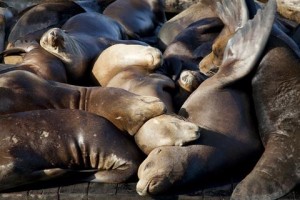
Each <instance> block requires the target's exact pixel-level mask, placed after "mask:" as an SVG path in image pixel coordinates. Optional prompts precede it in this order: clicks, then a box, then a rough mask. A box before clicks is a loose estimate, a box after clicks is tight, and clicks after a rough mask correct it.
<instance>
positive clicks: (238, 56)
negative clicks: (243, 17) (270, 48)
mask: <svg viewBox="0 0 300 200" xmlns="http://www.w3.org/2000/svg"><path fill="white" fill-rule="evenodd" d="M275 12H276V1H275V0H269V2H268V3H267V5H266V7H265V9H264V10H261V9H260V10H258V12H257V14H256V15H255V17H254V18H253V19H252V20H248V22H247V23H246V24H245V25H244V26H243V27H242V28H240V29H238V30H237V32H236V33H235V34H234V35H233V37H232V38H231V39H230V40H229V41H228V43H227V46H226V48H225V51H224V57H223V62H222V64H221V66H220V70H219V73H218V74H219V76H220V75H221V76H222V77H225V79H226V78H227V81H226V82H233V81H235V80H237V79H240V78H242V77H244V76H245V75H247V74H248V73H249V72H250V71H251V70H252V69H253V67H254V66H255V65H256V63H257V61H258V59H259V58H260V56H261V54H262V52H263V50H264V48H265V46H266V43H267V41H268V38H269V36H270V33H271V30H272V26H273V23H274V18H275ZM224 81H225V80H224Z"/></svg>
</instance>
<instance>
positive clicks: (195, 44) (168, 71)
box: [156, 18, 223, 111]
mask: <svg viewBox="0 0 300 200" xmlns="http://www.w3.org/2000/svg"><path fill="white" fill-rule="evenodd" d="M222 28H223V23H222V22H221V21H220V20H219V19H218V18H205V19H201V20H199V21H196V22H194V23H192V24H191V25H189V26H188V27H187V28H185V29H184V30H182V31H181V32H180V33H179V34H178V35H177V36H176V37H175V38H174V40H173V41H172V42H171V43H170V44H169V45H168V46H167V47H166V50H165V51H164V53H163V61H164V62H163V65H162V67H160V68H158V69H157V70H156V72H158V73H163V74H165V75H167V76H168V77H171V78H172V80H173V81H175V83H176V90H175V92H174V98H173V100H174V101H173V104H174V109H175V110H176V111H178V110H179V109H180V107H181V106H182V104H183V102H184V101H185V100H186V99H187V97H188V95H189V94H191V93H192V92H193V91H194V90H195V89H196V88H197V87H198V85H199V84H200V83H201V82H203V81H204V80H205V79H206V78H207V77H206V76H205V75H204V74H202V73H200V72H199V69H198V64H199V62H200V60H202V59H203V57H205V56H206V55H207V54H209V52H210V51H211V45H212V43H213V41H214V39H215V38H216V37H217V36H218V34H219V32H220V30H222Z"/></svg>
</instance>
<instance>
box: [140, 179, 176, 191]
mask: <svg viewBox="0 0 300 200" xmlns="http://www.w3.org/2000/svg"><path fill="white" fill-rule="evenodd" d="M170 186H171V183H170V182H169V180H167V179H166V178H165V177H154V178H152V179H150V180H148V181H147V182H145V181H141V180H139V182H138V183H137V186H136V191H137V193H138V194H139V195H140V196H146V195H157V194H159V193H161V192H162V191H165V190H166V189H167V188H169V187H170Z"/></svg>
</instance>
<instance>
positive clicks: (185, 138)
mask: <svg viewBox="0 0 300 200" xmlns="http://www.w3.org/2000/svg"><path fill="white" fill-rule="evenodd" d="M200 134H201V130H200V128H199V127H198V126H197V125H195V124H193V123H191V122H188V121H186V120H185V119H184V118H182V117H180V116H178V115H168V114H163V115H159V116H157V117H153V118H152V119H149V120H148V121H147V122H146V123H145V124H144V125H143V126H142V127H141V128H140V129H139V130H138V132H137V133H136V134H135V135H134V139H135V142H136V144H137V145H138V146H139V148H140V149H141V150H142V151H143V152H144V153H145V154H147V155H148V154H149V153H150V152H151V151H152V150H153V149H155V148H157V147H161V146H183V145H186V144H188V143H189V142H192V141H195V140H197V139H198V138H199V137H200Z"/></svg>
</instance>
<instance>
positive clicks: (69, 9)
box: [8, 1, 85, 47]
mask: <svg viewBox="0 0 300 200" xmlns="http://www.w3.org/2000/svg"><path fill="white" fill-rule="evenodd" d="M82 12H85V10H84V9H83V8H82V7H80V6H79V5H78V4H76V3H74V2H72V1H63V2H62V1H61V2H47V3H40V4H38V5H35V6H33V7H32V8H30V9H29V10H27V11H26V12H24V14H23V15H22V16H21V17H20V18H19V19H18V21H17V22H16V24H15V25H14V26H13V27H12V29H11V31H10V33H9V36H8V46H9V47H11V46H15V45H14V43H15V42H16V41H17V40H20V41H22V40H25V39H26V38H24V37H27V36H28V35H32V39H39V38H40V37H41V35H42V34H43V33H44V32H45V31H47V30H48V29H49V28H52V27H60V26H62V25H63V24H64V23H65V22H66V21H67V20H68V19H69V18H71V17H72V16H74V15H77V14H79V13H82ZM37 41H38V40H37Z"/></svg>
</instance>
